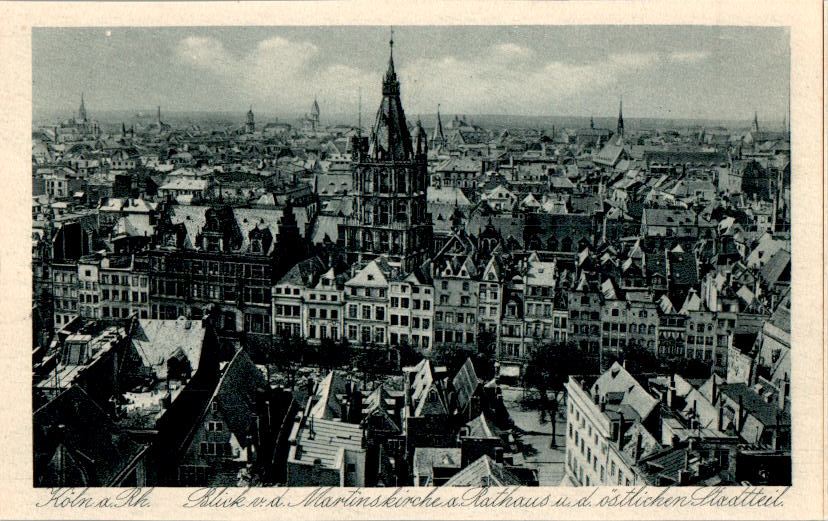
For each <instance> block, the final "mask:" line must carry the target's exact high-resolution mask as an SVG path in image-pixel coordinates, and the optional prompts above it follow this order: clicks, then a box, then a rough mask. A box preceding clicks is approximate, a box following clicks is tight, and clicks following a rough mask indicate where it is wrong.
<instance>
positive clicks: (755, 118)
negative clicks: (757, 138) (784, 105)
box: [753, 111, 759, 132]
mask: <svg viewBox="0 0 828 521" xmlns="http://www.w3.org/2000/svg"><path fill="white" fill-rule="evenodd" d="M753 131H754V132H759V112H758V111H754V112H753Z"/></svg>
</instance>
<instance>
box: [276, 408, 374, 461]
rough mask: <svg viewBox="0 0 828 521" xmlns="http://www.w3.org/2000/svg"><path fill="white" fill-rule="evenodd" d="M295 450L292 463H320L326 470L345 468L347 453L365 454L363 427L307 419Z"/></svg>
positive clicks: (293, 448)
mask: <svg viewBox="0 0 828 521" xmlns="http://www.w3.org/2000/svg"><path fill="white" fill-rule="evenodd" d="M303 422H304V423H303V425H302V426H301V427H300V429H299V431H298V433H297V436H296V445H295V446H294V447H292V448H291V451H290V456H289V461H297V462H304V463H308V464H313V463H314V462H315V461H316V460H319V462H320V463H321V464H322V466H323V467H326V468H331V469H339V468H342V465H343V463H344V461H343V460H344V454H343V453H344V451H346V450H349V451H361V450H363V449H362V436H363V430H362V427H360V426H359V425H356V424H353V423H343V422H340V421H333V420H323V419H319V418H313V417H311V418H306V419H304V420H303Z"/></svg>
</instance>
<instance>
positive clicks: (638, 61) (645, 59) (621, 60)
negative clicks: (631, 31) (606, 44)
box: [609, 52, 658, 67]
mask: <svg viewBox="0 0 828 521" xmlns="http://www.w3.org/2000/svg"><path fill="white" fill-rule="evenodd" d="M657 60H658V54H657V53H654V52H631V53H624V54H611V55H610V57H609V62H610V63H611V64H613V65H617V66H619V67H646V66H648V65H651V64H653V63H655V62H656V61H657Z"/></svg>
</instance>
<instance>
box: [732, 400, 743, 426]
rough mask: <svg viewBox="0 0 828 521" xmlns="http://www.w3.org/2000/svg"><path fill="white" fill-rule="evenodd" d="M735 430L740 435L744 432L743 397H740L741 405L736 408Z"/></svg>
mask: <svg viewBox="0 0 828 521" xmlns="http://www.w3.org/2000/svg"><path fill="white" fill-rule="evenodd" d="M733 428H734V429H735V430H736V433H737V434H738V433H739V432H740V431H741V430H742V395H741V394H740V395H739V403H738V405H737V406H736V414H735V415H734V416H733Z"/></svg>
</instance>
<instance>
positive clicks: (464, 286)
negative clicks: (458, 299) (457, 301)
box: [463, 282, 469, 291]
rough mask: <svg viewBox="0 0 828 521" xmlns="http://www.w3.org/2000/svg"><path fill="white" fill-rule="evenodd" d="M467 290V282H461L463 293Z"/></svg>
mask: <svg viewBox="0 0 828 521" xmlns="http://www.w3.org/2000/svg"><path fill="white" fill-rule="evenodd" d="M468 290H469V283H468V282H463V291H468Z"/></svg>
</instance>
